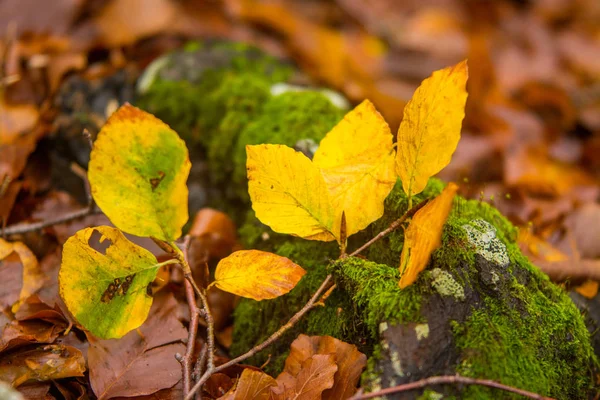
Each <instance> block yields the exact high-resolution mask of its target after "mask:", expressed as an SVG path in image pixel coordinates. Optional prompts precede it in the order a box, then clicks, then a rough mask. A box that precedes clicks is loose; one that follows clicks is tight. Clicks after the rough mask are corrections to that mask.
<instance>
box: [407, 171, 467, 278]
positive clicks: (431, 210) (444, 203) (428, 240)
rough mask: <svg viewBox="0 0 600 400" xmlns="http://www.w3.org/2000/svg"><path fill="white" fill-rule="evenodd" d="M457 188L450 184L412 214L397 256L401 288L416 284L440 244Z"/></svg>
mask: <svg viewBox="0 0 600 400" xmlns="http://www.w3.org/2000/svg"><path fill="white" fill-rule="evenodd" d="M457 190H458V185H456V184H455V183H452V182H451V183H449V184H448V186H446V187H445V188H444V190H443V191H442V193H441V194H440V195H439V196H437V197H436V198H435V199H433V200H431V201H430V202H429V203H427V204H426V205H425V206H424V207H423V208H421V209H420V210H419V211H417V212H416V213H415V216H414V217H413V219H412V221H411V223H410V225H409V226H408V228H407V229H406V231H405V232H404V246H403V247H402V254H400V274H401V278H400V282H399V283H398V285H399V286H400V288H401V289H404V288H405V287H407V286H409V285H411V284H412V283H413V282H415V281H416V280H417V278H418V276H419V274H420V273H421V271H423V270H424V269H425V267H426V266H427V264H428V263H429V258H430V257H431V253H433V251H434V250H435V249H437V248H438V247H439V246H440V244H441V239H442V231H443V228H444V224H445V223H446V220H447V219H448V215H449V214H450V210H451V209H452V201H453V199H454V196H455V195H456V192H457Z"/></svg>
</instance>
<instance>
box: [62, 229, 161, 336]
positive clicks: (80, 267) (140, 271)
mask: <svg viewBox="0 0 600 400" xmlns="http://www.w3.org/2000/svg"><path fill="white" fill-rule="evenodd" d="M94 232H97V234H99V235H97V236H99V240H98V242H97V244H98V246H103V247H105V246H107V245H108V247H106V250H104V251H99V250H95V249H94V248H92V247H91V246H90V242H92V243H94V241H95V240H94V238H95V236H96V235H95V236H94V238H93V237H92V234H94ZM98 246H97V247H98ZM159 267H160V264H159V263H158V262H157V260H156V258H155V257H154V256H153V255H152V253H150V252H149V251H148V250H146V249H144V248H142V247H139V246H137V245H135V244H134V243H132V242H130V241H129V240H127V238H126V237H125V236H124V235H123V233H121V231H119V230H118V229H115V228H112V227H109V226H99V227H95V228H85V229H82V230H80V231H78V232H77V233H76V234H75V235H73V236H71V237H70V238H69V240H67V241H66V243H65V244H64V247H63V258H62V264H61V267H60V272H59V274H58V281H59V290H60V296H61V298H62V299H63V301H64V302H65V304H66V306H67V308H68V309H69V312H70V313H71V314H72V315H73V316H74V317H75V319H76V320H77V321H78V322H79V323H80V324H81V325H82V326H83V327H84V328H85V329H87V330H88V331H90V332H91V333H92V334H94V335H95V336H97V337H100V338H103V339H110V338H120V337H122V336H123V335H125V334H126V333H127V332H129V331H131V330H132V329H135V328H137V327H139V326H140V325H141V324H142V323H143V322H144V321H145V320H146V317H147V316H148V312H149V311H150V306H151V305H152V297H151V296H150V295H149V294H148V291H147V290H148V287H149V284H150V283H151V282H152V281H153V280H154V277H155V276H156V273H157V272H158V269H159Z"/></svg>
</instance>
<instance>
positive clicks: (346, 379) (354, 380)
mask: <svg viewBox="0 0 600 400" xmlns="http://www.w3.org/2000/svg"><path fill="white" fill-rule="evenodd" d="M315 354H335V362H336V364H337V366H338V370H337V372H336V373H335V376H334V385H333V387H332V388H331V389H327V390H325V391H324V392H323V399H324V400H326V399H331V400H335V399H347V398H349V397H351V396H352V395H353V394H354V393H355V392H356V385H357V384H358V380H359V378H360V374H361V373H362V370H363V368H364V367H365V366H366V365H367V357H366V356H365V355H364V354H362V353H361V352H360V351H358V349H357V348H356V346H354V345H351V344H348V343H345V342H342V341H341V340H338V339H336V338H333V337H331V336H310V337H309V336H306V335H299V336H298V338H297V339H296V340H294V342H293V343H292V345H291V351H290V355H289V356H288V358H287V359H286V360H285V368H284V372H288V373H289V374H290V375H292V376H295V375H297V374H298V373H299V372H300V369H301V368H302V363H303V362H305V361H306V360H307V359H308V358H309V357H312V356H313V355H315Z"/></svg>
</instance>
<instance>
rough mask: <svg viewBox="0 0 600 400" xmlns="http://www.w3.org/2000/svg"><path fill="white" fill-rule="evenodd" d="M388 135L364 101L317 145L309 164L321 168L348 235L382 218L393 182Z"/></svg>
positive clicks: (338, 223) (337, 217)
mask: <svg viewBox="0 0 600 400" xmlns="http://www.w3.org/2000/svg"><path fill="white" fill-rule="evenodd" d="M392 139H393V137H392V133H391V131H390V128H389V126H388V124H387V123H386V122H385V120H384V119H383V117H382V116H381V114H379V113H378V112H377V110H376V109H375V107H374V106H373V104H372V103H371V102H370V101H369V100H365V101H363V102H362V103H361V104H360V105H358V106H357V107H356V108H355V109H354V110H352V111H350V112H349V113H348V114H346V116H345V117H344V119H343V120H342V121H341V122H340V123H338V124H337V125H336V126H335V127H334V128H333V129H332V130H331V131H330V132H329V133H328V134H327V136H325V138H324V139H323V140H322V141H321V144H320V145H319V149H318V150H317V152H316V153H315V156H314V158H313V163H314V164H315V165H316V166H317V167H319V168H320V170H321V173H322V174H323V178H324V179H325V183H326V184H327V188H328V190H329V194H330V196H331V201H332V204H333V209H334V210H335V222H334V224H333V232H334V233H335V234H336V236H338V235H339V232H340V226H341V218H342V212H344V213H345V216H346V232H347V236H350V235H352V234H354V233H356V232H358V231H360V230H362V229H364V228H366V227H367V226H368V225H369V224H370V223H371V222H373V221H375V220H377V219H379V218H380V217H381V216H382V215H383V201H384V200H385V198H386V197H387V195H388V194H389V193H390V191H391V190H392V188H393V187H394V184H395V183H396V179H397V176H396V171H395V161H394V156H395V154H394V153H395V152H394V148H393V143H392Z"/></svg>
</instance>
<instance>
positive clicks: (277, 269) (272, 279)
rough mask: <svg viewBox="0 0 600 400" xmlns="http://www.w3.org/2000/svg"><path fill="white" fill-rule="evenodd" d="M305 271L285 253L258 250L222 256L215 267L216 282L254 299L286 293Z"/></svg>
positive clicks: (219, 286)
mask: <svg viewBox="0 0 600 400" xmlns="http://www.w3.org/2000/svg"><path fill="white" fill-rule="evenodd" d="M305 273H306V271H305V270H304V269H303V268H302V267H300V266H299V265H296V264H294V263H293V262H292V261H290V260H289V259H287V258H285V257H281V256H278V255H276V254H273V253H268V252H265V251H259V250H241V251H236V252H235V253H233V254H231V255H230V256H229V257H226V258H224V259H222V260H221V261H220V262H219V264H218V265H217V270H216V271H215V282H214V284H215V286H217V287H218V288H219V289H222V290H224V291H226V292H229V293H233V294H237V295H238V296H242V297H248V298H251V299H254V300H264V299H273V298H275V297H279V296H281V295H283V294H286V293H288V292H289V291H290V290H292V289H293V288H294V286H296V284H297V283H298V282H299V281H300V279H301V278H302V277H303V276H304V274H305Z"/></svg>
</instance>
